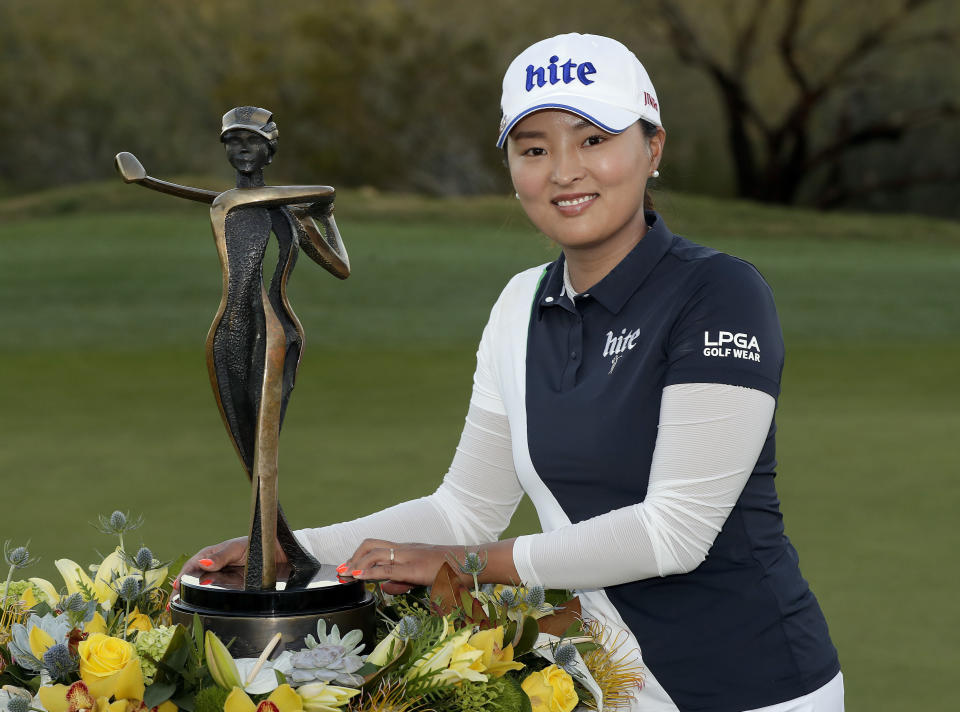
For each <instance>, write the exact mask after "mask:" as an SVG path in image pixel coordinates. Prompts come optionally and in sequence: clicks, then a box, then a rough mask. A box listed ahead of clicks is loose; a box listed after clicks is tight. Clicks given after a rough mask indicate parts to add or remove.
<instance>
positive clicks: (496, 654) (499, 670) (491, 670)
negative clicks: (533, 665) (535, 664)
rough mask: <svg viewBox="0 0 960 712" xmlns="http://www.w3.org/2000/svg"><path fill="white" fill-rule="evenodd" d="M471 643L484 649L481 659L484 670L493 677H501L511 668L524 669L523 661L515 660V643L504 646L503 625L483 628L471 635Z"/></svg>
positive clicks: (477, 647)
mask: <svg viewBox="0 0 960 712" xmlns="http://www.w3.org/2000/svg"><path fill="white" fill-rule="evenodd" d="M469 642H470V645H472V646H473V647H474V648H476V649H477V650H482V651H483V657H482V658H481V659H480V660H481V663H482V664H483V670H484V672H486V673H487V674H488V675H493V677H501V676H502V675H505V674H506V673H507V672H508V671H510V670H522V669H523V663H518V662H514V660H513V645H512V644H507V647H503V626H502V625H501V626H497V627H496V628H489V629H487V630H481V631H480V632H479V633H474V634H473V635H472V636H471V637H470V641H469Z"/></svg>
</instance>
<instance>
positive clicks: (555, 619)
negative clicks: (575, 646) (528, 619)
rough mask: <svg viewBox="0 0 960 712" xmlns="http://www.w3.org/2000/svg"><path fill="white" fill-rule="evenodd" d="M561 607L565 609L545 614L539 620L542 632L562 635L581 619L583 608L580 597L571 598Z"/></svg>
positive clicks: (538, 623)
mask: <svg viewBox="0 0 960 712" xmlns="http://www.w3.org/2000/svg"><path fill="white" fill-rule="evenodd" d="M559 607H560V608H562V609H563V610H562V611H557V612H556V613H551V614H550V615H549V616H544V617H543V618H540V619H539V620H538V621H537V625H538V626H539V628H540V632H541V633H549V634H550V635H555V636H557V637H560V636H562V635H563V634H564V633H566V632H567V629H568V628H570V626H571V625H573V624H574V623H575V622H576V621H578V620H579V619H580V616H581V610H580V598H579V597H574V598H571V599H570V600H569V601H567V602H566V603H562V604H561V605H560V606H559Z"/></svg>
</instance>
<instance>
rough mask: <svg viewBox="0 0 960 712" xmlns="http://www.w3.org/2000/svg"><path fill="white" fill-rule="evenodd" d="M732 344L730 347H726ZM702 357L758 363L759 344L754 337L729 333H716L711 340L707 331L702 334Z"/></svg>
mask: <svg viewBox="0 0 960 712" xmlns="http://www.w3.org/2000/svg"><path fill="white" fill-rule="evenodd" d="M727 344H732V346H727ZM703 355H704V356H719V357H720V358H729V357H731V356H732V357H733V358H742V359H746V360H747V361H757V362H759V361H760V344H759V342H758V341H757V337H756V336H750V335H749V334H742V333H736V334H734V333H733V332H731V331H718V332H717V335H716V337H714V338H711V337H710V332H709V331H704V332H703Z"/></svg>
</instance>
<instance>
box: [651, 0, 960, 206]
mask: <svg viewBox="0 0 960 712" xmlns="http://www.w3.org/2000/svg"><path fill="white" fill-rule="evenodd" d="M697 9H698V13H697V15H696V17H694V16H693V15H692V13H691V12H689V11H688V10H687V9H685V6H684V5H683V4H682V3H681V2H678V1H677V0H656V2H654V3H651V5H650V11H651V12H653V13H654V14H655V15H656V16H657V18H658V19H659V20H660V22H661V23H662V24H661V30H662V33H663V36H664V39H665V40H666V41H667V42H668V43H669V44H670V45H671V46H672V48H673V50H674V51H675V53H676V55H677V57H678V58H679V59H680V60H681V61H682V62H684V63H686V64H688V65H690V66H693V67H695V68H697V69H699V70H702V71H703V72H704V73H705V74H706V75H707V76H708V77H709V79H710V81H711V83H712V84H713V86H714V87H715V88H716V90H717V92H718V95H719V97H720V104H721V107H722V113H723V117H724V120H725V123H726V140H727V145H728V149H729V153H730V156H731V159H732V162H733V165H734V172H735V179H736V192H737V194H738V195H739V196H741V197H745V198H751V199H755V200H760V201H765V202H775V203H794V202H797V200H798V198H799V197H800V196H801V192H802V191H806V193H807V194H808V199H810V200H812V202H814V203H815V204H818V205H820V206H821V207H832V206H835V205H839V204H841V203H844V202H846V201H848V200H850V199H852V198H856V197H858V196H862V195H864V194H867V193H870V192H874V191H882V190H895V189H902V188H906V187H910V186H913V185H917V184H921V183H928V182H940V181H956V180H958V179H960V171H958V170H957V169H956V168H955V167H954V166H952V165H944V166H939V167H936V166H934V167H927V168H925V169H924V170H917V169H916V168H914V167H912V166H908V167H906V170H905V167H904V166H903V165H898V166H897V167H896V170H893V171H891V170H884V171H880V172H878V171H876V170H873V171H859V172H857V175H855V176H851V175H850V174H851V171H850V170H848V168H849V166H850V165H851V164H852V165H857V154H858V152H859V155H860V158H859V160H860V163H861V164H862V162H863V155H864V153H863V151H864V149H867V148H869V147H871V146H875V145H877V144H888V145H889V144H894V143H897V142H902V141H903V140H904V139H906V138H907V137H908V136H909V135H910V134H911V133H912V132H915V131H917V130H918V129H921V128H924V127H929V126H931V125H936V124H941V125H943V124H945V123H947V122H950V123H954V124H955V122H954V121H953V120H955V119H956V118H957V116H958V114H960V104H958V103H957V101H956V100H955V99H954V97H956V96H957V93H956V83H957V82H956V79H957V72H956V52H957V49H958V37H960V27H958V22H957V19H958V17H957V10H956V6H955V5H954V4H952V3H943V2H937V1H936V0H901V1H900V2H897V3H891V2H888V3H877V4H874V3H871V4H870V5H869V7H868V6H867V5H866V4H861V5H860V6H859V7H857V6H856V4H855V3H854V4H842V3H833V2H830V3H815V2H811V0H783V2H779V1H777V2H774V1H773V0H752V1H751V2H747V1H746V0H738V1H734V0H728V1H727V2H723V3H717V4H715V5H713V6H712V7H711V8H706V7H705V6H704V5H703V4H702V3H701V4H700V5H698V8H697ZM711 12H712V13H716V14H711ZM851 13H859V15H860V17H858V18H854V19H853V21H851V18H850V14H851ZM851 27H856V28H857V29H856V30H855V31H852V32H851V30H850V28H851ZM922 52H928V53H931V52H933V53H939V54H941V55H943V56H941V57H940V58H939V62H936V61H934V59H933V57H932V55H930V54H928V55H927V56H926V57H924V58H923V59H922V60H918V59H917V55H918V54H919V53H922ZM944 59H946V60H947V62H946V64H943V61H944ZM934 66H936V67H940V68H943V67H945V68H947V71H946V72H941V76H940V78H941V79H942V80H943V83H944V85H945V86H946V87H948V89H946V90H944V91H941V92H939V93H934V92H931V93H934V96H912V95H911V94H916V92H910V91H909V83H910V82H915V81H916V79H917V74H918V73H921V72H925V71H926V72H929V71H930V70H931V69H932V68H933V67H934ZM905 70H906V71H905ZM951 82H952V85H951ZM949 88H952V89H953V91H950V90H949ZM954 128H955V126H954ZM881 160H882V159H881ZM951 163H952V161H951Z"/></svg>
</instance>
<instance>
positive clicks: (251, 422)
mask: <svg viewBox="0 0 960 712" xmlns="http://www.w3.org/2000/svg"><path fill="white" fill-rule="evenodd" d="M277 136H278V131H277V125H276V123H274V121H273V116H272V114H271V113H270V112H269V111H267V110H266V109H260V108H257V107H253V106H240V107H237V108H235V109H232V110H230V111H228V112H227V113H226V114H224V116H223V122H222V127H221V131H220V140H221V141H222V142H223V144H224V146H225V148H226V151H227V160H229V161H230V164H231V165H232V166H233V167H234V168H235V169H236V171H237V187H236V188H234V189H231V190H227V191H225V192H223V193H217V192H215V191H210V190H203V189H200V188H192V187H189V186H182V185H176V184H174V183H168V182H166V181H162V180H158V179H156V178H151V177H150V176H148V175H147V174H146V171H145V170H144V168H143V166H142V165H141V164H140V162H139V161H138V160H137V159H136V157H134V156H133V155H132V154H130V153H120V154H118V155H117V158H116V165H117V169H118V170H119V171H120V174H121V175H122V176H123V179H124V180H125V181H126V182H127V183H139V184H140V185H142V186H144V187H146V188H151V189H153V190H157V191H160V192H162V193H169V194H171V195H175V196H177V197H180V198H187V199H188V200H196V201H199V202H202V203H209V204H210V222H211V224H212V226H213V237H214V240H215V242H216V246H217V251H218V253H219V255H220V265H221V267H222V269H223V296H222V298H221V300H220V308H219V309H218V310H217V315H216V316H215V317H214V320H213V324H212V325H211V326H210V331H209V333H208V335H207V368H208V369H209V372H210V383H211V384H212V385H213V392H214V395H215V396H216V399H217V405H218V406H219V408H220V414H221V415H222V416H223V422H224V424H225V425H226V427H227V431H228V433H229V435H230V439H231V440H232V441H233V444H234V446H235V447H236V450H237V454H238V455H239V456H240V460H241V462H242V463H243V467H244V469H245V470H246V472H247V475H248V476H249V478H250V481H251V485H252V493H251V505H250V548H249V552H248V555H247V565H246V569H245V571H244V589H246V590H248V591H250V590H269V589H273V588H275V586H276V581H277V563H276V544H275V542H276V541H279V543H280V546H281V548H282V549H283V551H284V553H285V554H286V557H287V560H288V562H289V565H290V568H291V574H290V578H289V579H288V581H287V584H286V585H287V587H288V588H289V587H292V586H293V585H295V584H296V582H297V581H300V582H304V581H309V580H310V578H311V577H312V576H313V574H314V573H315V572H316V571H317V569H318V568H319V566H320V564H319V562H317V560H316V559H314V557H313V556H311V555H310V554H308V553H307V552H306V551H304V550H303V548H302V547H301V546H300V544H299V542H297V540H296V538H295V537H294V535H293V532H292V531H291V529H290V526H289V525H288V524H287V521H286V518H285V517H284V515H283V511H282V510H281V509H280V506H279V502H278V497H277V453H278V443H279V437H280V427H281V425H282V424H283V417H284V413H285V411H286V408H287V403H288V402H289V400H290V393H291V391H292V390H293V385H294V380H295V378H296V375H297V367H298V366H299V364H300V354H301V350H302V348H303V339H304V333H303V327H302V326H301V325H300V322H299V320H298V319H297V316H296V314H294V313H293V310H292V309H291V308H290V303H289V302H288V301H287V280H288V279H289V278H290V273H291V272H292V271H293V266H294V263H295V262H296V259H297V253H298V252H299V250H300V249H302V250H303V251H304V252H306V253H307V255H308V256H309V257H310V258H311V259H313V260H314V261H315V262H317V263H318V264H319V265H321V266H322V267H323V268H324V269H326V270H327V271H328V272H330V273H332V274H333V275H334V276H336V277H339V278H340V279H346V278H347V277H348V276H349V275H350V261H349V259H348V257H347V251H346V249H345V248H344V246H343V241H342V240H341V238H340V233H339V231H338V230H337V224H336V222H335V221H334V218H333V202H334V189H333V188H331V187H329V186H324V185H305V186H268V185H264V181H263V169H264V167H265V166H267V165H268V164H269V163H270V162H271V160H272V159H273V155H274V153H275V152H276V149H277ZM315 221H318V222H319V226H318V224H317V222H315ZM321 227H322V229H321ZM271 232H272V233H273V234H274V235H276V238H277V241H278V243H279V259H278V261H277V267H276V270H275V271H274V273H273V276H272V278H271V280H270V286H269V288H267V287H265V286H264V283H263V259H264V254H265V251H266V247H267V244H268V242H269V240H270V233H271Z"/></svg>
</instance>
